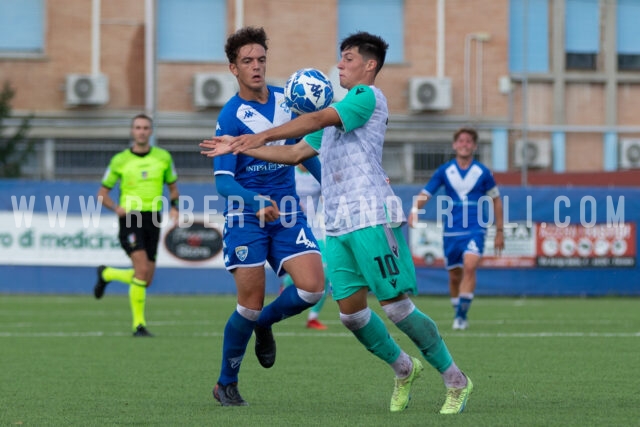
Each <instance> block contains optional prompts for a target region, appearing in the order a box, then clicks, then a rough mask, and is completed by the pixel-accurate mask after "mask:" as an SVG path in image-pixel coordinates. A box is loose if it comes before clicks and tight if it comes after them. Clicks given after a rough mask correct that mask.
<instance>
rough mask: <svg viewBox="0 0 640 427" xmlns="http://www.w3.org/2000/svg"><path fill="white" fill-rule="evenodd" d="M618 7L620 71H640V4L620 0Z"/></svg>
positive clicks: (634, 0)
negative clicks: (639, 23)
mask: <svg viewBox="0 0 640 427" xmlns="http://www.w3.org/2000/svg"><path fill="white" fill-rule="evenodd" d="M617 7H618V9H617V13H616V15H617V20H618V23H617V24H618V25H617V26H616V32H617V34H616V36H617V46H618V70H621V71H624V70H640V44H639V43H638V40H640V25H638V22H640V21H639V20H640V3H639V2H638V1H637V0H618V6H617Z"/></svg>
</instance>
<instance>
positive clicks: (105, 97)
mask: <svg viewBox="0 0 640 427" xmlns="http://www.w3.org/2000/svg"><path fill="white" fill-rule="evenodd" d="M65 92H66V98H65V102H66V104H67V105H68V106H76V105H104V104H106V103H107V102H109V78H108V77H107V76H105V75H104V74H96V75H88V74H67V81H66V91H65Z"/></svg>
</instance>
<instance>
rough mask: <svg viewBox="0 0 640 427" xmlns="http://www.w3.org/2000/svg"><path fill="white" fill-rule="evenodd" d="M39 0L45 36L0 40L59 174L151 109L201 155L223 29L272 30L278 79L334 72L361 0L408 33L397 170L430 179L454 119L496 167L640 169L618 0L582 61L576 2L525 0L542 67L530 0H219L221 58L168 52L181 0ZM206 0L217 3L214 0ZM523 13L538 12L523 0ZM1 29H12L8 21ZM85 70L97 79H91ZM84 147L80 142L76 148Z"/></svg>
mask: <svg viewBox="0 0 640 427" xmlns="http://www.w3.org/2000/svg"><path fill="white" fill-rule="evenodd" d="M2 1H4V0H0V3H1V2H2ZM34 1H35V3H34V6H33V7H34V8H36V9H38V8H39V10H40V13H41V18H42V20H41V28H40V30H41V32H42V41H41V43H40V47H39V48H36V49H35V50H34V49H31V50H28V49H27V50H25V51H20V49H7V48H6V45H7V43H4V44H2V43H0V80H2V81H8V82H10V84H11V85H12V87H13V88H14V89H15V90H16V96H15V98H14V100H13V104H12V107H13V109H14V116H15V117H16V118H20V117H22V116H27V115H33V116H34V118H33V119H32V122H31V123H32V128H31V133H30V136H31V137H32V138H35V139H37V140H38V141H41V142H42V148H41V149H40V150H41V151H42V152H43V153H45V154H40V156H39V160H38V161H37V162H36V164H35V166H34V168H35V169H38V168H40V169H42V170H41V171H40V173H39V177H41V178H52V177H53V178H55V177H59V176H61V175H60V171H58V172H56V168H60V165H57V163H60V158H58V160H56V161H54V164H53V165H51V160H48V163H47V160H46V157H47V155H49V154H50V152H51V151H53V152H54V153H56V152H58V151H60V152H61V153H62V152H63V151H64V147H67V148H68V147H71V146H74V145H73V144H82V146H83V147H85V149H90V150H94V149H100V147H99V145H101V144H102V146H103V147H106V149H107V151H109V149H113V150H115V149H116V148H117V147H116V145H117V142H118V141H123V140H126V139H127V137H128V125H129V121H130V119H131V117H132V116H133V115H135V114H137V113H139V112H147V113H149V114H151V115H153V117H154V119H155V126H156V132H155V137H156V142H157V143H158V144H159V145H166V146H168V147H169V148H170V149H172V151H173V150H177V151H180V152H182V153H184V154H183V156H182V157H184V160H181V161H184V162H186V163H184V165H182V166H183V167H186V165H187V164H191V163H190V162H197V161H199V160H200V159H197V160H194V158H192V157H190V156H196V157H197V143H198V141H199V140H201V139H203V138H205V137H208V136H210V135H211V134H212V133H213V132H214V127H215V121H216V117H217V113H218V112H219V111H220V108H221V105H222V104H223V103H224V100H225V99H224V98H225V97H228V96H229V94H231V93H233V81H232V80H229V78H228V77H229V73H228V64H227V61H226V59H225V57H224V51H223V50H221V49H222V48H223V44H224V37H226V35H228V34H230V33H232V32H233V31H234V30H235V29H236V28H238V27H241V26H244V25H253V26H262V27H264V28H265V29H266V31H267V34H268V36H269V50H268V69H267V77H268V79H269V80H270V81H272V82H273V83H276V84H282V83H283V82H284V81H285V80H286V79H287V77H288V76H289V75H290V74H291V73H292V72H293V71H295V70H297V69H299V68H304V67H315V68H318V69H320V70H323V71H325V72H327V73H330V71H331V69H332V67H334V66H335V65H336V63H337V61H338V49H337V46H338V44H339V39H340V38H341V35H342V34H341V33H344V32H345V25H347V24H348V22H349V20H350V19H351V18H352V14H350V12H352V11H353V10H358V8H363V10H365V9H366V10H367V13H368V14H369V15H368V16H370V18H371V19H373V22H374V23H376V25H378V28H379V29H380V32H379V34H381V35H384V33H385V31H391V32H392V34H394V40H398V41H399V43H401V45H402V46H401V49H400V50H401V55H399V58H398V56H396V57H394V59H393V60H389V59H388V60H387V64H386V65H385V67H384V68H383V70H382V72H381V74H380V76H379V77H378V81H377V84H378V86H379V87H380V88H381V89H382V90H383V91H384V93H385V94H386V96H387V99H388V102H389V108H390V112H391V117H390V120H389V130H388V133H387V136H386V137H387V147H386V149H387V151H386V152H385V162H386V164H387V166H388V168H389V169H390V176H392V178H393V179H396V180H399V181H400V182H420V181H422V180H424V179H426V178H427V177H428V175H429V173H430V171H432V170H433V169H434V168H435V166H436V163H438V162H439V161H440V160H442V159H444V158H445V157H446V156H447V155H448V153H450V140H451V135H452V133H453V132H454V131H455V130H456V129H457V128H459V127H461V126H469V125H470V126H474V127H476V128H477V129H478V130H479V132H480V135H481V147H480V150H479V158H480V160H481V161H483V162H485V163H486V164H488V165H489V166H490V167H492V168H493V169H494V170H495V171H498V172H507V171H513V170H518V169H520V168H522V163H523V161H522V159H523V156H524V157H526V162H527V163H528V166H530V167H533V168H536V169H541V170H547V171H555V172H600V171H615V170H620V169H625V168H635V167H640V143H638V142H637V141H638V139H640V120H639V119H638V115H637V113H635V112H636V111H637V110H639V109H640V73H638V70H634V69H631V70H620V69H619V68H620V65H619V64H620V62H619V61H620V59H619V55H620V52H618V51H617V50H616V41H617V38H616V37H619V36H617V34H618V33H617V28H618V23H617V17H619V13H620V11H619V10H618V9H617V2H616V1H613V0H607V1H603V0H601V1H597V0H594V1H595V3H596V5H597V13H598V15H597V17H598V18H597V19H598V26H599V27H598V28H599V30H598V37H597V38H598V42H597V43H598V50H597V52H596V55H595V60H594V61H593V63H589V64H587V66H586V67H582V65H580V63H579V64H578V65H579V67H578V68H579V69H571V68H572V66H573V62H571V63H569V61H573V60H575V58H576V57H577V58H578V60H582V59H584V58H587V59H589V58H592V56H593V55H591V56H588V57H587V56H585V55H584V54H580V55H577V56H571V55H568V54H567V53H568V52H567V50H566V47H567V34H568V30H567V26H568V25H569V24H571V22H572V21H571V20H569V19H568V18H567V17H566V16H567V13H568V12H570V10H568V8H569V7H573V6H572V3H571V1H570V0H528V1H529V2H534V3H536V4H537V3H540V4H538V6H539V7H540V9H538V11H540V10H542V11H543V13H545V12H546V16H545V19H546V25H547V26H546V28H543V29H542V33H538V34H539V35H540V36H541V37H542V35H544V40H546V43H545V44H546V46H547V49H546V52H542V55H544V56H546V61H547V63H548V66H546V70H544V71H543V72H539V71H535V70H534V71H530V70H522V69H521V70H520V71H518V70H517V69H516V68H517V67H516V66H514V63H513V58H514V55H515V54H517V53H518V51H519V50H520V49H518V48H516V47H514V45H513V44H514V42H515V41H514V34H515V33H514V31H516V28H514V23H515V22H517V19H516V18H517V16H515V15H514V13H515V12H514V10H515V8H516V7H521V6H522V4H524V5H526V4H527V1H526V0H520V2H518V1H516V0H491V1H484V0H398V1H394V0H384V1H382V0H374V1H366V0H363V1H361V2H359V3H360V4H358V2H357V1H353V0H351V1H348V2H345V1H343V0H224V1H217V2H215V1H214V0H211V1H212V2H214V3H216V8H217V9H215V10H218V11H219V12H220V13H221V14H223V15H224V16H212V19H211V22H212V23H211V25H212V26H213V25H216V24H215V23H214V22H222V23H223V24H222V25H218V26H217V27H216V28H215V29H214V31H216V33H217V34H218V37H217V39H215V38H214V40H216V42H215V43H212V46H211V49H213V50H215V52H214V53H213V54H212V57H213V58H214V59H207V58H205V59H198V58H196V59H178V60H175V59H170V58H169V59H166V57H167V56H168V57H170V56H171V55H176V54H177V55H178V56H179V53H180V46H178V47H177V48H176V47H174V48H172V49H173V50H171V49H170V48H166V46H167V45H166V44H165V45H162V43H165V42H166V39H167V37H168V36H170V35H171V33H170V32H171V31H172V27H170V26H168V23H169V21H170V18H171V10H170V9H168V6H167V5H168V3H167V2H169V3H174V4H173V5H172V6H173V7H177V6H176V4H177V3H176V2H175V1H173V2H170V0H102V1H100V0H34ZM192 1H194V0H183V1H182V2H181V4H182V7H184V8H189V7H190V4H191V2H192ZM586 1H588V0H586ZM163 2H165V3H163ZM523 2H524V3H523ZM196 3H197V4H198V5H201V6H202V7H205V8H206V7H209V5H206V4H205V3H206V0H197V1H196ZM194 5H195V3H194ZM178 6H179V5H178ZM163 7H164V8H165V9H163ZM194 7H195V6H194ZM378 7H379V8H381V9H380V13H382V14H384V13H385V11H387V10H389V9H387V8H389V7H391V8H392V9H391V10H392V11H396V12H398V13H400V15H401V21H402V22H401V23H400V24H398V23H397V22H396V23H395V25H392V24H390V25H389V28H387V26H386V25H384V22H385V17H384V16H382V17H380V16H377V15H376V10H377V9H376V8H378ZM354 8H355V9H354ZM209 10H211V9H209ZM213 18H215V19H213ZM207 21H208V20H207ZM522 22H525V23H526V22H529V20H528V18H527V11H524V12H523V21H522ZM356 23H357V22H356ZM380 23H382V24H380ZM533 24H535V22H534V23H533ZM526 25H527V24H525V26H526ZM571 25H573V24H571ZM194 26H196V28H191V29H190V31H193V34H196V35H197V34H198V33H199V30H200V29H202V31H203V32H206V31H205V30H207V28H206V27H207V25H204V26H199V27H197V24H194ZM218 27H222V28H218ZM360 29H363V28H357V27H353V28H352V29H351V31H356V30H360ZM367 30H369V31H371V32H376V31H375V29H367ZM530 30H531V29H528V31H529V32H531V31H530ZM346 31H348V28H347V29H346ZM398 32H399V34H398ZM524 32H525V33H527V30H525V31H524ZM220 34H221V35H220ZM535 34H536V33H535V32H534V37H537V36H535ZM1 37H5V38H7V37H11V35H10V34H7V33H6V32H5V33H2V31H0V38H1ZM191 40H192V42H189V43H184V47H185V50H189V49H192V48H193V45H192V43H193V44H197V43H206V41H202V40H198V37H192V39H191ZM387 40H388V41H389V39H387ZM178 41H179V40H178ZM532 41H536V40H531V39H530V40H529V41H528V42H527V41H526V40H525V41H524V42H523V44H522V50H524V51H526V50H527V48H532V47H531V46H532V45H531V42H532ZM8 45H9V46H11V41H10V40H9V41H8ZM2 46H5V48H4V50H3V48H2ZM162 46H165V47H162ZM396 46H397V45H396ZM393 47H394V46H393V45H392V48H393ZM162 49H164V50H162ZM197 49H198V47H197V46H196V50H197ZM200 49H201V50H202V51H206V50H207V46H201V47H200ZM172 52H173V53H172ZM176 52H177V53H176ZM514 52H515V53H514ZM526 55H527V52H525V53H524V56H526ZM543 62H544V60H543ZM585 68H586V69H585ZM632 68H633V67H632ZM525 69H526V67H525ZM82 79H84V80H82ZM211 79H213V82H211V81H210V80H211ZM79 80H80V81H79ZM87 82H88V84H89V85H92V87H90V88H88V89H87V87H83V86H82V85H83V84H87ZM207 90H209V91H210V92H208V93H207V92H206V91H207ZM83 91H84V92H83ZM86 91H90V92H91V93H90V94H89V96H88V97H89V99H88V100H87V99H85V98H83V96H86ZM211 91H212V92H211ZM11 123H14V124H15V122H10V124H11ZM524 141H527V142H526V143H524ZM633 141H636V143H637V144H636V143H634V142H633ZM92 142H95V144H92ZM111 143H113V145H109V144H111ZM65 144H66V145H65ZM634 144H636V145H634ZM523 145H524V146H525V147H528V150H529V151H525V148H523ZM636 146H637V150H638V154H637V155H638V158H637V159H636V158H635V157H634V156H635V154H634V153H635V151H633V148H634V147H636ZM47 147H48V148H47ZM60 147H63V148H60ZM74 147H75V146H74ZM79 147H80V146H78V147H76V148H73V149H71V148H69V150H70V151H74V150H75V151H81V148H79ZM86 147H91V148H86ZM625 150H626V151H625ZM46 153H49V154H46ZM60 156H62V154H60ZM527 156H530V157H527ZM178 157H179V158H180V159H182V157H181V156H180V155H179V156H178ZM187 158H189V159H190V160H187ZM56 162H57V163H56ZM178 164H179V166H180V161H178ZM47 165H48V166H47ZM56 165H57V166H56ZM69 167H72V166H69ZM198 167H202V168H208V167H209V164H208V163H207V164H206V165H205V164H198ZM52 168H53V170H52ZM196 169H197V168H196ZM36 175H38V174H37V173H36ZM183 175H184V174H183ZM193 175H194V177H195V176H196V174H195V173H194V174H193ZM78 176H91V173H90V171H84V172H82V173H80V172H78ZM194 179H195V178H194Z"/></svg>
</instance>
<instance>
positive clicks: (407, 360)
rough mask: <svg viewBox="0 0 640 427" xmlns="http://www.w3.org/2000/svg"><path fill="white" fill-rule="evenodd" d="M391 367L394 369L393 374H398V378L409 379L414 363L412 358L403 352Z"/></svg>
mask: <svg viewBox="0 0 640 427" xmlns="http://www.w3.org/2000/svg"><path fill="white" fill-rule="evenodd" d="M391 367H392V368H393V372H395V373H396V377H398V378H407V377H408V376H409V375H411V371H412V370H413V362H412V361H411V357H409V355H408V354H407V353H405V352H404V351H402V352H400V356H398V358H397V359H396V361H395V362H393V363H392V364H391Z"/></svg>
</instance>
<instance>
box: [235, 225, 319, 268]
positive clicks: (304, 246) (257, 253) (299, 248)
mask: <svg viewBox="0 0 640 427" xmlns="http://www.w3.org/2000/svg"><path fill="white" fill-rule="evenodd" d="M260 225H261V224H260V220H259V219H258V218H257V217H256V216H255V215H253V214H248V215H231V216H227V217H226V218H225V225H224V238H223V239H224V245H223V247H222V252H223V254H224V264H225V266H226V267H227V270H233V269H235V268H237V267H257V266H261V265H264V263H265V262H268V263H269V265H270V266H271V268H273V270H274V271H275V272H276V274H277V275H278V276H282V275H283V274H285V273H286V271H285V270H284V269H283V268H282V264H283V263H284V262H285V261H287V260H289V259H291V258H294V257H296V256H298V255H302V254H306V253H317V254H319V253H320V250H319V248H318V242H317V241H316V238H315V237H314V236H313V232H312V231H311V229H310V228H309V227H308V226H307V218H306V216H305V215H304V213H300V212H299V213H295V214H288V215H282V216H281V217H280V218H279V219H277V220H276V221H272V222H267V223H264V224H263V226H262V227H261V226H260Z"/></svg>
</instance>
